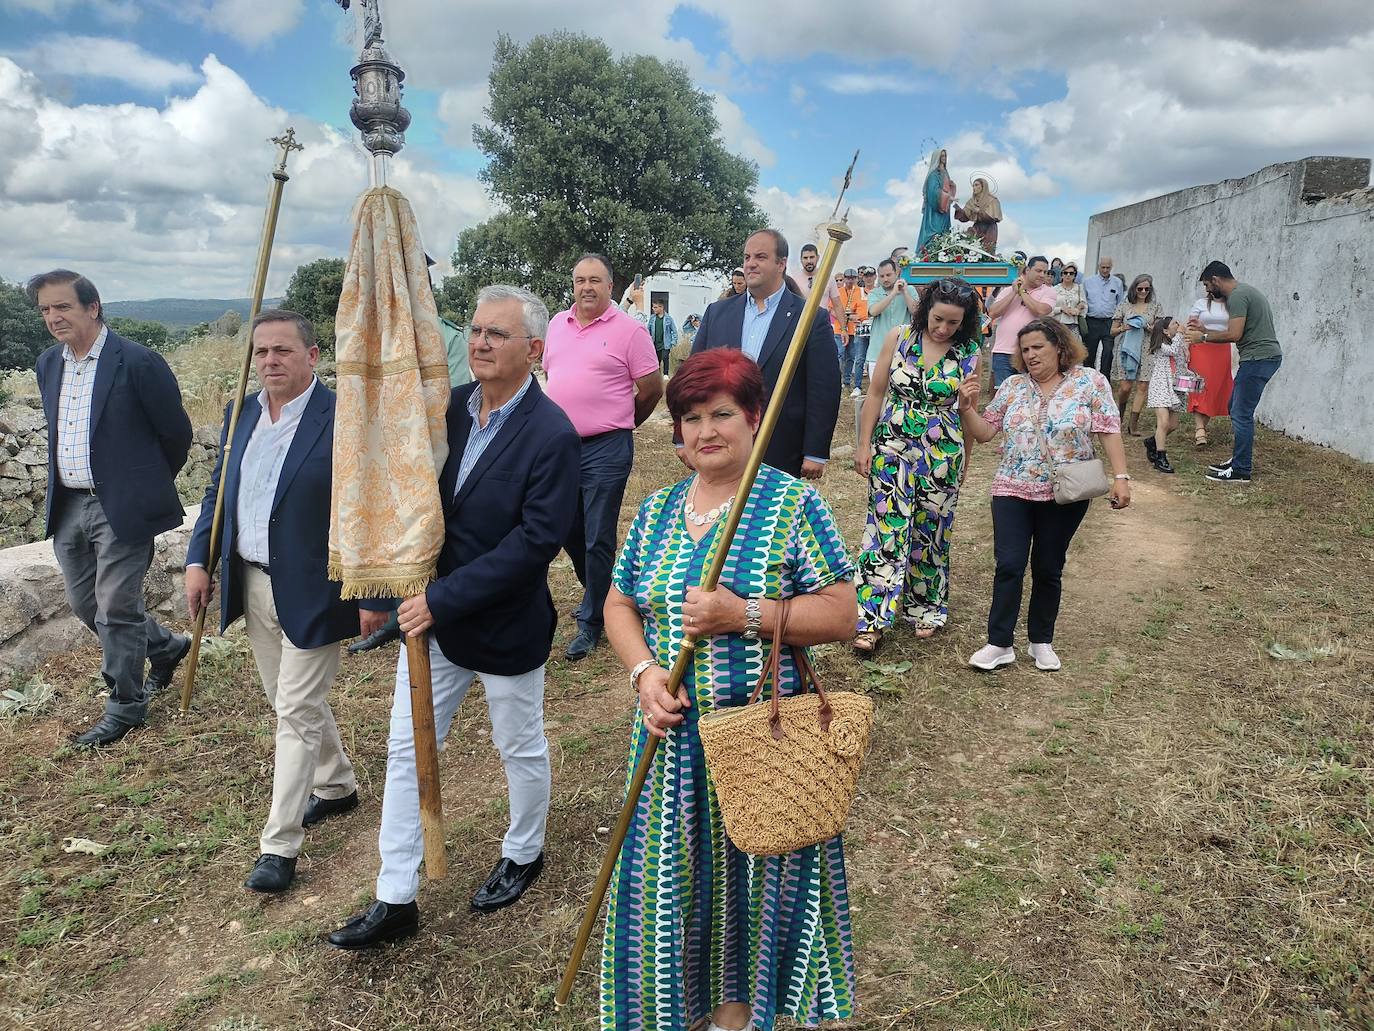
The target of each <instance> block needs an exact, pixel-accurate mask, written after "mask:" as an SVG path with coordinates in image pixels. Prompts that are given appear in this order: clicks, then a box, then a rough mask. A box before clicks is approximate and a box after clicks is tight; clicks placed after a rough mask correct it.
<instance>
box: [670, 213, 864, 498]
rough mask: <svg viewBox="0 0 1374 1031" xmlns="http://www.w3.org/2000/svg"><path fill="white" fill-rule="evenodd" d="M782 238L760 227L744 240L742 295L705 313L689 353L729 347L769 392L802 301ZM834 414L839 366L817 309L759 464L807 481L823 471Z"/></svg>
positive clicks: (827, 323) (837, 406)
mask: <svg viewBox="0 0 1374 1031" xmlns="http://www.w3.org/2000/svg"><path fill="white" fill-rule="evenodd" d="M786 272H787V240H786V239H785V238H784V237H783V235H782V234H781V233H779V232H778V231H777V230H776V229H760V230H759V231H758V232H756V233H754V234H753V235H752V236H750V237H749V239H748V240H746V241H745V242H744V282H745V292H744V293H743V294H739V295H737V296H735V297H730V298H727V299H725V300H723V301H716V302H715V303H714V304H711V305H709V306H708V307H707V308H706V313H705V314H704V315H702V317H701V325H700V326H699V327H697V336H696V340H695V342H693V344H692V353H693V354H696V353H697V352H698V351H705V350H707V349H708V348H712V347H734V348H739V349H742V350H743V351H744V353H745V354H747V355H748V356H749V357H750V358H753V359H754V361H756V362H758V364H759V367H760V369H761V370H762V372H763V382H764V385H765V386H766V387H767V388H768V391H769V393H770V394H771V393H772V392H773V389H774V387H776V386H777V383H778V375H779V374H780V373H781V372H782V363H783V359H784V358H785V357H786V356H787V348H788V345H789V344H791V343H792V333H793V331H794V330H795V329H796V328H797V319H798V317H799V316H800V315H801V310H802V308H803V307H805V304H806V302H805V301H804V300H803V299H802V298H800V297H798V296H797V295H796V294H794V293H791V292H790V291H789V290H788V289H787V286H786V283H785V281H784V276H785V275H786ZM839 414H840V361H839V356H838V354H837V352H836V350H835V334H834V333H833V332H831V329H830V319H829V318H828V317H827V316H826V315H825V314H824V313H823V312H817V316H816V320H815V322H813V323H812V325H811V333H810V335H809V336H808V337H807V338H806V351H805V353H804V354H803V355H802V359H801V363H800V364H799V365H798V366H797V371H796V373H795V375H794V376H793V377H792V385H791V387H790V388H789V389H788V391H787V397H786V399H785V400H784V401H783V406H782V413H781V415H780V416H779V418H778V424H777V427H776V428H775V429H774V430H773V437H772V439H771V440H770V441H769V443H768V450H767V451H766V452H764V456H763V460H764V461H765V462H767V463H768V464H769V465H771V466H772V467H773V468H775V469H781V470H782V471H783V472H785V473H790V474H791V475H793V476H801V477H805V478H806V479H808V480H819V479H820V478H821V476H823V475H824V474H825V463H826V462H827V461H828V460H829V458H830V438H831V437H832V436H834V433H835V420H836V419H837V418H839Z"/></svg>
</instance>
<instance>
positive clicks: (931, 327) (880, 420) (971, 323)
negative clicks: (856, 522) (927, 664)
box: [853, 279, 979, 655]
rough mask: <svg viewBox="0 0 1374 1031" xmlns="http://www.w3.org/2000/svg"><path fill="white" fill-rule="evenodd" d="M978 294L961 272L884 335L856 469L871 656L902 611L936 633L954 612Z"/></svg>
mask: <svg viewBox="0 0 1374 1031" xmlns="http://www.w3.org/2000/svg"><path fill="white" fill-rule="evenodd" d="M978 319H979V308H978V295H977V293H976V292H975V291H974V289H973V287H972V286H970V285H969V284H968V283H967V282H965V281H964V280H962V279H942V280H940V281H939V282H937V283H933V284H931V285H930V286H928V287H926V289H925V290H923V291H922V292H921V299H920V303H919V304H917V306H916V311H915V313H914V314H913V315H912V317H911V325H909V326H901V327H898V328H897V329H894V330H892V331H891V332H890V333H888V335H887V340H885V341H884V342H883V350H882V353H881V354H880V355H879V357H878V362H877V364H876V365H875V366H874V369H873V382H872V383H871V384H870V386H869V391H868V398H867V399H866V400H865V401H864V407H863V413H862V416H861V421H860V424H859V441H858V446H857V447H856V448H855V450H854V471H855V472H857V473H858V474H859V475H860V476H864V477H867V479H868V490H869V495H868V521H867V524H866V525H865V528H864V537H863V548H862V551H861V554H860V555H859V591H858V597H859V627H858V633H857V634H856V635H855V636H854V641H853V646H854V650H855V651H857V652H859V653H860V654H865V655H871V654H872V653H873V652H875V651H876V650H877V648H878V645H879V643H880V642H881V640H882V634H883V632H884V631H885V630H886V629H887V628H888V627H890V626H892V624H893V623H894V622H896V620H897V618H898V616H899V615H900V616H901V617H902V618H903V619H905V620H906V621H907V622H909V623H911V624H913V625H914V626H915V628H916V636H917V637H929V636H930V635H931V634H933V633H935V631H936V630H938V629H939V628H940V627H942V626H944V625H945V621H946V620H947V619H948V618H949V531H950V527H951V525H952V524H953V522H954V506H955V504H956V503H957V502H958V500H959V483H960V481H961V480H962V479H963V469H964V436H963V431H962V428H961V427H960V424H959V408H958V405H957V403H956V402H957V400H958V396H959V383H960V381H962V380H963V379H964V378H965V377H967V376H972V375H974V374H975V372H976V370H977V363H978Z"/></svg>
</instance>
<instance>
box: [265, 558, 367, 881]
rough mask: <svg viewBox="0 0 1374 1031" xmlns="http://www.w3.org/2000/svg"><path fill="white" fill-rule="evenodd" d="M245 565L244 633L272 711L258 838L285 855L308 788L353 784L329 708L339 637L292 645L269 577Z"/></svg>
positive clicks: (298, 838) (345, 791)
mask: <svg viewBox="0 0 1374 1031" xmlns="http://www.w3.org/2000/svg"><path fill="white" fill-rule="evenodd" d="M243 570H244V582H243V602H244V622H245V623H246V624H247V627H248V640H249V643H250V644H252V646H253V660H254V661H255V662H256V663H257V665H258V675H259V676H261V677H262V688H263V691H264V692H265V693H266V695H267V701H268V702H269V703H270V704H271V706H272V710H273V711H274V712H275V713H276V714H277V755H276V769H275V771H274V773H273V775H272V810H271V812H269V813H268V815H267V825H266V826H265V827H263V829H262V837H261V839H260V842H259V845H260V848H261V850H262V851H263V852H265V853H268V854H270V855H274V856H285V857H286V858H288V859H290V858H292V857H293V856H296V855H298V854H299V853H300V850H301V843H302V842H303V841H304V840H305V829H304V828H303V827H302V826H301V821H302V820H303V819H304V818H305V806H306V803H307V802H308V801H309V800H310V795H311V793H312V792H313V793H314V794H316V795H319V796H320V798H343V797H344V796H345V795H349V794H352V793H353V792H354V791H355V790H357V786H358V782H357V781H356V780H355V779H354V777H353V764H352V763H350V762H349V761H348V756H346V755H345V754H344V750H343V742H342V741H341V740H339V728H338V727H337V726H336V725H335V724H334V713H333V712H332V711H331V710H330V708H329V688H330V687H331V686H332V685H333V683H334V677H335V674H337V673H338V672H339V658H340V653H339V645H338V644H328V645H325V646H324V647H323V648H297V647H296V646H295V645H294V644H292V643H291V642H290V641H289V640H287V638H286V634H285V633H283V632H282V628H281V623H280V622H278V620H277V606H276V602H274V601H273V599H272V578H271V577H269V576H268V575H267V574H266V573H264V572H263V571H262V570H260V569H257V568H256V567H254V566H250V565H248V564H247V563H244V565H243Z"/></svg>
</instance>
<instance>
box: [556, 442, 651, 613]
mask: <svg viewBox="0 0 1374 1031" xmlns="http://www.w3.org/2000/svg"><path fill="white" fill-rule="evenodd" d="M634 456H635V443H634V434H633V433H632V432H631V431H630V430H612V431H611V432H609V433H601V434H597V435H596V436H594V437H583V438H582V504H581V506H580V507H579V508H578V511H577V515H576V518H574V520H573V526H572V530H571V531H569V533H568V540H567V542H566V543H565V544H564V545H563V548H564V550H565V551H567V553H568V557H569V558H571V559H572V563H573V569H575V570H576V571H577V579H578V580H579V581H580V582H581V584H582V588H583V590H582V604H581V605H580V606H578V609H577V626H578V629H580V630H584V631H587V632H589V633H591V634H593V635H596V636H600V634H601V630H602V627H603V626H604V625H605V624H604V623H603V621H602V619H601V608H602V606H603V605H605V604H606V595H607V593H609V591H610V589H611V567H612V565H613V564H614V563H615V545H616V530H617V528H618V526H619V523H620V502H621V501H622V500H623V499H624V497H625V482H626V481H627V480H628V479H629V478H630V466H631V464H632V463H633V462H634Z"/></svg>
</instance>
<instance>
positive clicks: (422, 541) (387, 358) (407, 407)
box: [329, 187, 450, 598]
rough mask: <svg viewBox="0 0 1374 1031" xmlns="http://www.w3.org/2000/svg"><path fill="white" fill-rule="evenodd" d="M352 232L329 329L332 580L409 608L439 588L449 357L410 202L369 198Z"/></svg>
mask: <svg viewBox="0 0 1374 1031" xmlns="http://www.w3.org/2000/svg"><path fill="white" fill-rule="evenodd" d="M353 222H354V229H353V243H352V246H351V248H350V250H349V255H348V269H347V271H345V273H344V283H343V293H342V295H341V296H340V298H339V310H338V314H337V316H336V317H335V321H334V332H335V341H336V342H335V356H336V359H337V372H338V386H337V393H338V403H337V406H336V408H335V415H334V496H333V499H332V501H331V504H330V512H329V576H330V579H332V580H339V581H342V583H343V596H344V597H345V598H405V597H409V596H411V595H414V594H419V593H420V592H421V591H423V590H424V589H425V586H426V585H427V584H428V583H429V582H430V581H431V580H432V579H434V570H435V564H436V562H437V561H438V558H439V548H440V546H441V545H442V544H443V541H444V512H443V506H442V505H441V503H440V500H439V472H440V470H442V469H443V467H444V460H445V459H446V458H447V457H448V436H447V431H446V428H445V416H446V413H447V411H448V398H449V390H450V387H449V376H448V351H447V349H446V347H445V344H444V337H443V333H442V332H441V330H440V327H439V314H438V311H437V310H436V308H435V305H434V293H433V291H432V290H431V289H430V285H429V275H428V272H427V269H426V266H425V251H424V247H423V246H422V245H421V243H420V230H419V226H418V225H417V224H416V221H415V213H414V212H413V211H412V210H411V207H410V202H409V201H407V200H406V199H405V198H404V197H403V196H401V194H400V193H398V192H397V191H395V190H393V189H390V188H389V187H379V188H376V189H371V190H368V191H367V192H366V193H364V194H363V195H362V197H361V198H359V200H358V205H357V207H356V208H355V209H354V218H353Z"/></svg>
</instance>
